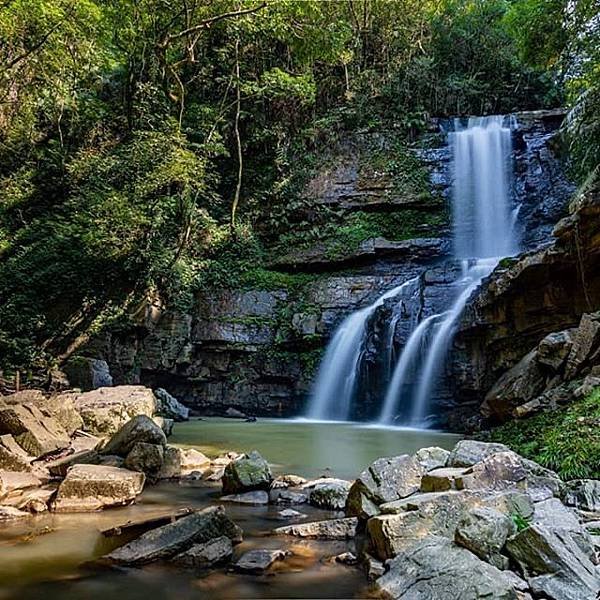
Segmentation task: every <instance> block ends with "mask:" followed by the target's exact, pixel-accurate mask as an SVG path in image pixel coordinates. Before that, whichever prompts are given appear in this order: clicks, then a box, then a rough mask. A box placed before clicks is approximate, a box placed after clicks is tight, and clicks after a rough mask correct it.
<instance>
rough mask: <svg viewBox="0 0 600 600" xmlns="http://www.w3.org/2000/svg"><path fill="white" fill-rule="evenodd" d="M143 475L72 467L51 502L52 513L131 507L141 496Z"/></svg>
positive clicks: (105, 468) (110, 468) (116, 469)
mask: <svg viewBox="0 0 600 600" xmlns="http://www.w3.org/2000/svg"><path fill="white" fill-rule="evenodd" d="M144 480H145V477H144V474H143V473H135V472H133V471H129V470H127V469H120V468H118V467H107V466H103V465H74V466H72V467H71V468H70V469H69V470H68V472H67V476H66V477H65V479H64V481H63V482H62V483H61V484H60V486H59V488H58V492H57V494H56V498H55V499H54V501H53V502H52V507H51V508H52V510H53V511H54V512H87V511H94V510H100V509H103V508H110V507H112V506H124V505H127V504H131V503H132V502H133V501H134V500H135V498H136V497H137V496H138V495H139V494H141V492H142V489H143V487H144Z"/></svg>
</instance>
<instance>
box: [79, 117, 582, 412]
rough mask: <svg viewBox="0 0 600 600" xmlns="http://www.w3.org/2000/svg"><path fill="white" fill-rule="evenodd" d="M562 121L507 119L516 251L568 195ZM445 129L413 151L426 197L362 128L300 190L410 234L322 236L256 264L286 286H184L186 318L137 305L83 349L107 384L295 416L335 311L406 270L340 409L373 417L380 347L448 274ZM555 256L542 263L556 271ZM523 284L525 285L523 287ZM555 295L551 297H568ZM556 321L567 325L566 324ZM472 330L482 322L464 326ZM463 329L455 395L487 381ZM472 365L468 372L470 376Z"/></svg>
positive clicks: (404, 329) (193, 403)
mask: <svg viewBox="0 0 600 600" xmlns="http://www.w3.org/2000/svg"><path fill="white" fill-rule="evenodd" d="M562 118H563V114H562V113H560V112H552V111H551V112H542V113H524V114H521V115H517V117H516V123H517V124H516V126H515V135H514V146H515V172H516V174H517V186H516V189H515V193H516V195H517V198H518V203H519V205H520V209H519V210H520V212H519V216H518V223H519V225H520V226H521V227H522V229H523V231H524V232H525V233H524V241H525V245H526V246H527V247H528V248H532V247H534V246H535V245H536V244H537V243H538V242H540V241H541V240H544V239H546V235H547V232H548V230H549V229H550V228H551V226H552V224H553V223H554V222H556V220H557V218H558V216H559V215H560V213H561V211H563V210H564V206H565V203H566V198H567V196H568V195H569V193H570V191H571V188H570V186H569V184H568V182H567V181H566V179H565V177H564V174H563V171H562V166H561V161H560V159H559V158H558V156H557V155H556V153H555V148H554V137H555V133H556V129H557V127H558V126H559V124H560V122H561V120H562ZM447 126H448V124H447V123H441V122H440V123H436V124H435V127H433V128H432V132H431V133H429V134H426V135H425V136H424V138H423V140H421V143H420V144H419V147H418V148H417V149H415V150H414V151H413V154H414V157H413V158H414V160H416V161H417V162H416V164H417V165H420V167H419V168H424V169H425V172H426V173H427V176H426V178H428V179H429V193H427V194H424V195H423V196H419V195H414V194H413V193H412V192H410V193H409V192H403V191H402V186H401V185H398V182H397V181H396V179H397V177H396V179H394V172H393V169H394V164H395V163H394V160H393V159H394V149H393V147H392V146H390V145H389V143H388V142H386V141H385V140H389V138H390V135H391V134H390V133H389V132H388V134H386V136H380V135H376V136H371V138H370V139H369V140H368V143H367V142H365V140H361V141H360V143H359V144H358V149H357V146H356V145H352V144H349V145H348V147H345V148H344V149H343V152H342V153H341V155H340V157H339V160H338V161H334V164H335V166H334V167H333V168H332V167H329V166H326V167H324V168H323V169H322V171H321V172H320V173H319V174H318V175H317V176H316V177H315V178H314V180H313V181H311V182H310V184H309V185H308V189H307V192H306V193H307V194H309V195H311V197H313V198H314V201H315V202H316V203H317V204H321V205H326V206H327V207H329V208H334V209H335V210H336V211H341V212H342V213H346V214H354V213H356V212H357V211H362V212H363V213H365V214H366V213H369V214H370V213H377V214H379V215H380V216H382V217H384V218H385V217H387V216H390V217H393V216H395V217H398V216H400V217H402V218H404V217H406V223H407V227H406V231H407V232H408V234H407V235H409V236H410V239H402V236H400V237H399V238H397V240H396V241H391V240H387V239H385V238H382V237H375V238H369V239H366V240H363V241H362V242H361V243H360V244H359V245H358V247H355V248H349V249H345V250H344V251H343V252H340V251H337V252H335V253H332V252H331V249H330V248H329V249H328V248H327V247H324V246H322V245H316V246H315V247H312V248H290V250H289V252H288V253H286V254H285V255H280V256H278V257H277V258H274V259H273V260H272V262H271V263H270V265H269V268H270V269H272V270H274V271H277V272H280V273H288V274H289V275H288V277H289V278H290V283H289V285H282V286H281V287H280V288H276V289H272V288H269V289H266V288H265V287H264V286H263V287H261V286H258V285H257V286H256V289H248V288H244V289H233V290H219V291H215V290H206V291H203V292H201V293H200V294H198V297H197V299H196V303H195V307H194V309H193V311H191V312H190V313H189V314H182V313H177V312H173V311H170V310H166V309H164V307H162V306H160V305H156V306H151V307H149V308H148V310H147V314H146V317H145V318H144V319H143V321H142V322H140V323H138V324H137V325H136V326H132V327H131V328H129V329H125V330H120V331H113V332H109V333H106V334H104V335H103V336H102V337H101V338H98V339H96V340H94V341H93V342H92V343H91V344H90V346H89V347H88V348H87V349H86V354H87V355H88V356H90V357H93V358H96V359H102V360H106V361H107V363H108V364H109V366H110V372H111V375H112V377H113V379H114V382H115V384H120V383H144V384H146V385H150V386H153V387H165V388H166V389H167V390H169V391H170V392H171V393H173V394H174V395H175V396H176V397H178V398H180V399H181V400H182V401H183V402H185V403H186V404H187V405H188V406H190V407H191V408H192V409H193V410H195V411H197V412H199V413H202V414H224V413H225V411H226V410H227V408H230V407H233V408H236V409H239V410H241V411H244V412H246V413H249V414H256V415H273V416H288V415H294V414H298V413H300V412H301V411H302V409H303V406H304V403H305V400H306V397H307V395H308V393H309V391H310V385H311V381H312V378H313V375H314V372H315V369H316V367H317V365H318V362H319V359H320V357H321V355H322V351H323V349H324V346H325V345H326V343H327V341H328V340H329V338H330V337H331V335H332V333H333V331H334V329H335V327H336V326H337V325H338V324H339V323H340V322H341V321H342V320H343V318H344V317H345V316H347V315H348V314H349V313H350V312H352V311H354V310H357V309H359V308H362V307H364V306H367V305H368V304H370V303H372V302H373V301H374V300H375V299H376V298H377V297H378V296H380V295H381V294H383V293H384V292H385V291H387V290H389V289H390V288H392V287H394V286H397V285H400V284H402V283H404V282H406V281H408V280H409V279H412V278H416V279H415V284H414V290H413V293H412V294H411V295H410V297H407V298H406V299H404V300H403V301H402V302H398V301H397V300H396V301H394V300H391V301H389V302H386V303H384V304H383V306H381V308H380V309H378V310H377V312H376V313H375V315H374V317H373V319H372V320H371V322H370V324H369V337H368V340H367V344H366V347H365V352H364V359H363V360H362V362H361V369H362V370H363V374H364V375H365V377H363V378H362V380H363V381H364V382H365V383H364V384H363V386H362V389H361V390H359V396H360V401H359V402H357V403H356V409H355V414H354V415H353V416H354V417H355V418H358V419H362V418H369V417H373V416H374V415H376V414H377V413H378V410H379V407H380V403H381V401H382V397H383V390H382V383H383V382H385V381H386V379H387V377H388V376H389V369H390V363H391V361H392V360H393V358H394V349H395V351H396V356H397V352H398V350H399V349H400V348H401V347H402V346H403V345H404V343H405V342H406V339H407V337H408V335H409V333H410V330H411V328H412V325H413V323H414V321H415V320H418V319H421V318H423V317H424V316H427V315H428V314H432V313H433V312H440V311H442V310H443V309H444V308H445V306H446V303H447V299H448V297H449V296H450V295H451V290H450V288H451V286H452V283H453V282H454V281H455V280H456V279H457V278H458V277H459V276H460V275H461V272H462V271H461V265H459V264H456V263H454V262H452V261H449V260H448V256H449V254H450V252H451V239H450V233H449V228H448V226H447V223H448V213H449V210H450V187H451V178H452V177H451V172H450V171H451V169H450V153H449V149H448V148H447V146H446V144H445V139H444V136H443V135H441V134H440V131H443V130H444V128H447ZM433 130H435V132H433ZM365 145H366V146H368V147H369V148H373V147H375V148H376V152H377V153H378V154H377V155H378V156H381V155H382V154H383V155H384V156H388V157H389V158H390V160H389V161H387V162H385V163H384V164H383V166H378V167H377V168H374V167H373V164H371V163H368V162H365V158H364V155H365V152H364V147H365ZM360 148H363V150H360ZM328 164H331V163H328ZM390 165H392V166H391V167H390ZM386 169H387V170H386ZM408 224H410V226H409V225H408ZM557 261H558V262H557V263H556V265H555V267H553V268H560V259H558V258H557ZM544 268H546V267H544ZM540 276H541V275H540ZM547 277H550V274H549V273H548V274H547ZM565 281H566V282H567V283H566V284H565V285H566V290H568V280H565ZM527 285H528V286H529V283H527ZM528 293H531V294H534V295H535V294H537V293H538V292H537V291H536V290H530V289H529V288H528ZM540 293H541V292H540ZM565 293H566V295H567V298H564V302H568V292H567V291H565ZM516 295H518V292H517V291H516V290H515V296H516ZM556 301H557V302H560V301H561V300H559V299H557V300H556ZM482 302H483V300H482ZM537 302H538V303H540V302H541V303H543V302H545V300H544V299H543V298H540V299H539V300H537ZM482 306H483V305H482ZM473 310H475V309H471V312H470V314H471V313H472V311H473ZM576 312H577V311H576V310H575V311H573V314H575V313H576ZM524 318H525V320H526V322H527V325H526V328H527V329H531V328H532V327H533V328H534V329H535V325H534V324H533V323H532V322H531V321H530V317H529V316H527V317H524ZM564 320H565V323H566V324H567V325H568V324H569V323H571V322H572V321H571V320H570V319H569V318H566V317H565V319H564ZM390 324H392V325H393V327H392V328H390ZM567 325H565V326H567ZM507 326H508V325H507ZM473 327H475V328H477V327H480V329H485V327H486V326H485V324H484V323H483V322H482V324H481V325H479V324H478V322H477V324H476V323H475V322H474V325H473ZM473 327H472V328H471V329H469V327H465V328H464V332H463V333H462V334H461V341H460V344H459V348H460V349H461V352H460V357H461V358H460V360H459V361H457V362H456V364H455V365H454V372H455V373H456V372H457V369H458V370H459V371H460V377H459V380H460V385H459V390H460V392H461V394H462V396H463V397H466V398H468V399H471V400H473V401H474V400H475V398H478V394H479V392H480V390H481V389H482V386H483V385H487V384H488V383H489V384H490V385H491V383H490V382H489V381H488V380H490V379H493V376H490V374H489V373H487V372H486V370H485V369H486V366H487V365H485V366H484V365H483V362H482V361H483V358H481V357H482V355H486V356H487V354H486V353H485V352H484V351H483V349H482V348H483V347H484V345H485V343H487V342H483V341H479V342H477V343H479V344H480V347H479V346H478V349H474V346H473V344H475V342H473V343H472V344H471V345H468V340H469V339H471V338H472V339H478V340H480V339H482V338H481V336H480V335H479V329H478V330H477V332H476V331H475V330H474V329H473ZM544 331H545V329H544ZM470 332H471V333H470ZM496 335H498V334H496ZM540 335H541V331H540ZM523 337H524V339H523V341H522V344H521V346H522V347H523V348H525V347H526V346H527V345H528V344H530V342H531V343H534V342H535V341H536V334H535V333H532V334H531V335H529V336H528V335H527V334H526V333H525V334H523ZM542 337H543V336H542ZM538 341H539V340H538ZM481 344H483V346H481ZM498 344H500V345H502V341H498ZM506 344H507V345H509V344H508V342H506ZM390 349H392V350H391V351H390ZM506 352H508V350H506ZM506 352H505V353H504V355H506ZM511 352H513V353H512V354H511V355H510V357H508V356H505V358H504V359H503V361H504V362H502V364H499V365H494V369H495V370H494V373H499V372H501V371H502V369H503V368H506V367H507V366H510V363H511V359H512V360H515V361H516V360H517V359H518V358H520V354H519V352H520V349H519V348H514V349H512V348H511ZM473 364H476V365H477V366H478V367H479V365H480V364H481V368H478V369H475V371H474V372H473V374H472V375H471V374H470V371H471V370H472V369H473V367H472V365H473ZM460 365H462V370H461V367H460ZM455 391H456V390H455V389H454V387H453V386H445V389H444V390H443V392H442V394H441V396H442V398H441V402H442V405H443V409H445V410H447V411H454V408H455V404H456V403H455V401H454V399H453V398H454V393H455Z"/></svg>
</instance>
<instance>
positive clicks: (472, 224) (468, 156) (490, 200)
mask: <svg viewBox="0 0 600 600" xmlns="http://www.w3.org/2000/svg"><path fill="white" fill-rule="evenodd" d="M503 121H504V117H503V116H494V117H475V118H470V119H469V122H468V126H467V128H466V129H465V128H462V126H461V124H460V121H458V120H457V121H455V130H454V131H453V132H452V133H450V134H449V136H448V137H449V142H450V145H451V147H452V170H453V196H452V209H453V221H454V254H455V257H456V258H462V259H466V258H493V257H502V256H507V255H509V254H512V253H514V252H515V251H516V250H517V244H516V241H515V240H514V239H513V235H512V232H511V221H512V219H511V213H512V210H511V208H512V207H511V203H510V186H511V171H512V169H511V150H512V144H511V132H510V127H505V126H503Z"/></svg>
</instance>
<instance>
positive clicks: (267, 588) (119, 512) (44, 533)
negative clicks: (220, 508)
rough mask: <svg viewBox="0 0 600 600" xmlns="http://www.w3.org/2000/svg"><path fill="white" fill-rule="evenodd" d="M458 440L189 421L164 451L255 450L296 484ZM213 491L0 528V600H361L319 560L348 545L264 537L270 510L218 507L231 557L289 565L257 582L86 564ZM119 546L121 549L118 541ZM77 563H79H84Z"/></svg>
mask: <svg viewBox="0 0 600 600" xmlns="http://www.w3.org/2000/svg"><path fill="white" fill-rule="evenodd" d="M457 439H458V437H457V436H455V435H450V434H444V433H437V432H432V431H418V430H399V429H391V428H389V429H384V428H374V427H365V426H361V425H359V424H351V423H311V422H302V421H281V420H261V421H258V422H256V423H245V422H241V421H235V420H227V419H207V420H203V421H198V420H192V421H189V422H187V423H180V424H177V425H176V426H175V432H174V435H173V436H172V437H171V438H170V443H175V444H181V445H184V446H194V447H196V448H198V449H199V450H202V451H203V452H204V453H205V454H207V455H209V456H216V455H218V454H221V453H222V452H224V451H227V450H237V451H250V450H253V449H256V450H258V451H259V452H260V453H261V454H262V455H263V456H264V457H265V458H266V459H267V460H269V461H270V462H271V463H272V466H273V471H274V472H275V473H284V472H285V473H296V474H298V475H303V476H305V477H317V476H320V475H334V476H336V477H342V478H347V479H352V478H354V477H356V475H357V474H358V473H359V472H360V471H361V470H362V469H363V468H364V467H365V466H366V465H368V464H369V463H370V462H371V461H372V460H374V459H375V458H377V457H380V456H386V455H387V456H389V455H395V454H402V453H412V452H414V451H415V450H417V449H418V448H421V447H425V446H432V445H437V446H441V447H444V448H450V447H452V446H453V445H454V444H455V443H456V441H457ZM219 496H220V485H218V484H207V483H204V482H181V483H174V482H168V483H161V484H159V485H156V486H149V487H147V488H146V490H145V491H144V493H143V494H142V496H141V497H140V498H139V499H138V502H137V504H135V505H133V506H129V507H124V508H116V509H111V510H106V511H103V512H98V513H91V514H89V513H80V514H71V515H55V514H49V513H46V514H43V515H39V516H35V517H32V518H31V519H28V520H26V521H20V522H18V523H15V524H13V525H3V526H2V527H1V528H0V599H8V598H11V599H12V598H15V599H16V598H19V599H21V600H26V599H27V600H28V599H31V600H33V599H36V600H38V599H43V600H54V599H59V598H60V599H61V600H70V599H73V600H75V599H86V600H88V599H89V600H96V599H98V600H100V599H102V600H107V599H109V598H123V599H126V600H130V599H132V600H137V599H138V598H139V599H143V600H158V599H163V598H164V599H173V600H175V599H177V600H181V599H183V600H185V599H187V598H207V599H209V598H210V599H211V600H219V599H229V598H232V599H233V598H354V597H364V596H365V594H366V593H367V584H366V580H365V578H364V576H363V574H362V573H361V571H359V570H358V569H357V568H354V567H347V566H344V565H340V564H337V563H335V562H333V561H331V560H328V559H327V557H331V556H334V555H336V554H340V553H341V552H345V551H347V550H352V549H353V548H352V542H348V543H346V542H321V541H304V540H295V539H291V538H281V537H273V536H269V532H270V531H271V530H272V529H273V528H275V527H279V526H281V525H285V524H287V523H289V521H285V520H282V519H281V517H280V516H279V514H278V513H279V511H280V510H281V508H280V507H275V506H256V507H252V506H239V505H235V504H228V505H227V512H228V514H229V515H230V516H231V517H232V518H233V519H234V520H235V521H236V523H238V524H239V525H240V526H241V527H242V529H243V530H244V542H243V543H242V544H240V545H239V546H237V547H236V551H235V555H234V556H238V555H239V554H241V553H242V552H244V551H245V550H248V549H250V548H252V547H263V548H264V547H269V548H285V549H289V550H291V551H292V552H293V556H292V557H290V558H288V559H286V560H285V561H283V562H281V563H278V564H276V565H275V566H274V568H272V569H271V570H270V571H269V573H268V574H266V575H262V576H253V575H240V574H234V573H230V572H227V571H226V570H225V569H221V570H214V571H211V572H209V573H208V574H199V573H194V572H193V571H184V570H180V569H176V568H174V567H171V566H169V565H149V566H146V567H143V568H141V569H118V570H116V569H109V570H107V569H101V568H99V567H98V566H96V565H93V564H91V563H92V561H93V560H94V559H96V558H98V557H99V556H101V555H103V554H105V553H106V552H108V551H110V550H111V549H112V548H113V547H114V542H112V545H111V540H110V539H109V538H104V537H103V536H102V535H101V534H100V533H99V531H100V530H101V529H106V528H108V527H111V526H114V525H117V524H119V523H124V522H126V521H128V520H129V519H133V518H140V517H142V516H146V515H147V516H151V515H152V514H153V513H160V512H163V511H164V510H165V509H167V508H174V507H183V506H191V507H205V506H209V505H211V504H217V503H219ZM294 508H296V509H297V510H299V511H301V512H302V513H305V514H306V517H305V518H304V519H302V520H316V519H323V518H331V517H332V516H335V515H334V513H331V512H326V511H322V510H318V509H315V508H312V507H309V506H307V505H301V506H299V507H298V506H297V507H294ZM119 543H122V542H119ZM86 563H87V564H86Z"/></svg>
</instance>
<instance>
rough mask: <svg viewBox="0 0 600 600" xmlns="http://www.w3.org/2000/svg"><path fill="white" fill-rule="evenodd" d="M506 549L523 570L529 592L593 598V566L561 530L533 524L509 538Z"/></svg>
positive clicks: (598, 583) (596, 582) (598, 587)
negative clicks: (530, 590) (529, 588)
mask: <svg viewBox="0 0 600 600" xmlns="http://www.w3.org/2000/svg"><path fill="white" fill-rule="evenodd" d="M506 549H507V551H508V553H509V554H510V556H511V558H512V559H513V560H515V561H516V562H517V563H518V564H519V565H520V566H521V569H522V570H523V573H524V575H525V578H526V579H527V581H528V583H529V585H530V587H531V589H532V591H533V593H534V594H536V595H545V596H546V597H547V598H550V599H552V600H581V599H582V598H590V599H592V598H596V596H597V594H598V592H599V591H600V577H599V574H598V570H597V568H596V565H594V563H592V561H591V560H590V557H589V556H588V555H586V554H585V553H584V552H583V551H582V549H581V548H580V547H579V545H578V544H577V543H576V542H575V541H574V539H573V537H572V535H571V534H570V532H569V531H568V530H565V529H560V528H556V529H548V528H547V527H545V526H544V525H540V524H533V525H531V526H530V527H527V528H526V529H524V530H522V531H520V532H519V533H518V534H517V535H515V536H514V537H513V538H511V539H509V540H508V542H507V544H506Z"/></svg>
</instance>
